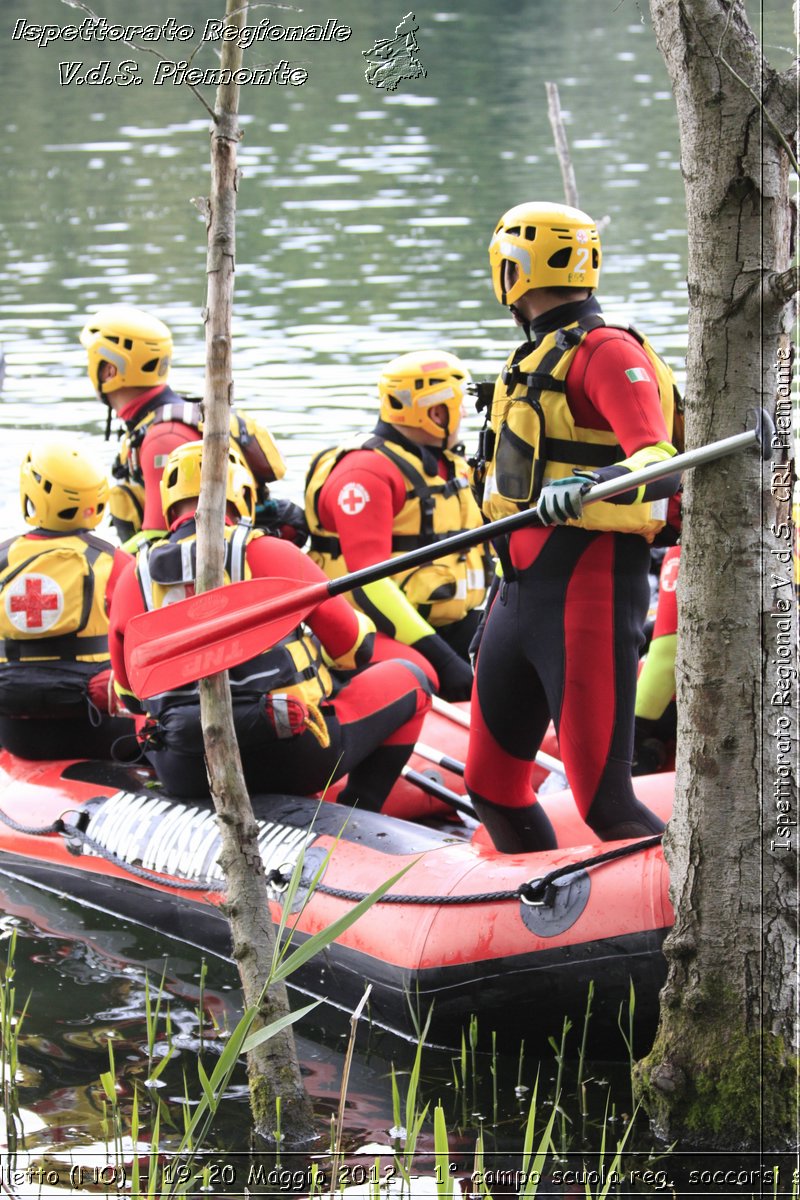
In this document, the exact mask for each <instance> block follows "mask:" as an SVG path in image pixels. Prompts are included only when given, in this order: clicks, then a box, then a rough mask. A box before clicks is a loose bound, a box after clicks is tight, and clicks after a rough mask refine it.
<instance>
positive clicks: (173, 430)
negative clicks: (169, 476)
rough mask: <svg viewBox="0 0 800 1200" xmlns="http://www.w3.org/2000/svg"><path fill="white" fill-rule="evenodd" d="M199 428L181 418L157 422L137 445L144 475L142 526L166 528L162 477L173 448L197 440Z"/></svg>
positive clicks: (199, 435)
mask: <svg viewBox="0 0 800 1200" xmlns="http://www.w3.org/2000/svg"><path fill="white" fill-rule="evenodd" d="M200 438H201V434H200V431H199V430H197V429H195V428H194V427H193V426H192V425H184V424H183V422H182V421H159V422H158V424H156V425H151V426H150V428H149V429H148V430H147V432H146V433H145V435H144V440H143V442H142V444H141V447H140V448H139V463H140V466H141V470H142V476H143V478H144V516H143V517H142V529H166V524H165V521H164V514H163V512H162V511H161V492H160V484H161V476H162V475H163V473H164V465H165V464H166V461H167V458H168V457H169V454H170V452H171V451H172V450H174V449H175V447H176V446H182V445H183V444H184V442H199V441H200Z"/></svg>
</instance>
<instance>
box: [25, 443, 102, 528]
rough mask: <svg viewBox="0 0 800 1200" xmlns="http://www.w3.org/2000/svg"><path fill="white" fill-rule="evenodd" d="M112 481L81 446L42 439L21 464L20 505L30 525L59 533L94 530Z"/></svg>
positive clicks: (100, 516) (100, 517)
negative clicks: (109, 481)
mask: <svg viewBox="0 0 800 1200" xmlns="http://www.w3.org/2000/svg"><path fill="white" fill-rule="evenodd" d="M108 498H109V484H108V479H107V478H106V475H105V472H104V471H103V469H102V467H101V466H100V464H99V463H98V462H97V461H96V460H95V459H94V457H93V456H92V455H91V454H88V453H87V452H86V451H85V450H84V449H83V448H82V447H80V446H77V445H70V444H66V443H64V442H60V441H59V442H43V443H41V444H40V445H38V446H36V447H34V448H33V449H32V450H30V451H29V452H28V453H27V454H26V455H25V458H24V459H23V460H22V465H21V467H20V505H21V508H22V516H23V519H24V520H25V522H26V523H27V524H28V525H32V526H34V527H35V528H37V529H47V530H49V531H52V532H56V533H69V532H72V531H75V530H79V529H95V528H96V527H97V526H98V525H99V524H100V522H101V521H102V519H103V517H104V516H105V511H106V508H107V506H108Z"/></svg>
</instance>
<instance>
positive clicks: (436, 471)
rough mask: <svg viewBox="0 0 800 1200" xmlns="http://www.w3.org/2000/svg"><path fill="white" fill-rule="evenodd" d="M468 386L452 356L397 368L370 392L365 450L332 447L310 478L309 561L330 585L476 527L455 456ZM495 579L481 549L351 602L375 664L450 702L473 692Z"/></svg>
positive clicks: (432, 354) (383, 584) (415, 356)
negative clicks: (387, 664)
mask: <svg viewBox="0 0 800 1200" xmlns="http://www.w3.org/2000/svg"><path fill="white" fill-rule="evenodd" d="M469 383H470V376H469V373H468V371H467V370H466V368H465V367H464V365H463V364H462V363H461V362H460V361H459V360H458V359H457V358H456V357H455V355H453V354H447V353H444V352H442V351H434V350H432V351H426V352H415V353H412V354H404V355H402V356H401V357H400V358H395V359H393V360H392V361H391V362H390V363H388V364H387V366H386V367H385V368H384V369H383V371H382V372H381V375H380V378H379V381H378V393H379V396H380V402H381V405H380V420H379V421H378V424H377V425H376V427H375V429H374V431H373V433H372V435H371V436H370V437H369V438H367V439H366V441H362V442H359V443H357V444H355V445H351V446H335V447H333V448H331V449H329V450H325V451H323V452H322V453H321V454H318V455H317V457H316V458H315V459H314V460H313V462H312V463H311V467H310V469H309V472H308V476H307V478H306V520H307V522H308V527H309V530H310V532H311V540H310V555H311V557H312V558H313V559H314V561H315V562H317V563H318V564H319V565H320V566H321V567H322V569H323V571H324V572H325V574H326V575H328V576H329V578H332V579H335V578H338V577H339V576H341V575H344V574H347V573H348V572H350V571H356V570H359V569H360V568H361V567H367V566H371V565H372V564H373V563H378V562H382V561H384V560H387V559H389V558H391V557H393V556H395V555H398V554H402V553H403V552H404V551H408V550H413V549H416V548H417V547H418V546H429V545H433V544H435V543H436V542H437V541H439V540H441V539H442V538H445V537H447V536H448V535H449V534H453V533H460V532H461V531H462V530H464V529H473V528H476V527H477V526H479V525H480V524H481V523H482V522H481V515H480V512H479V510H478V506H477V505H476V503H475V500H474V499H473V496H472V494H471V492H470V488H469V477H468V476H469V468H468V466H467V464H466V461H465V459H464V458H463V456H462V453H461V447H459V446H457V445H456V443H457V441H458V434H459V428H460V425H461V418H462V414H463V403H464V396H465V392H466V389H467V386H468V385H469ZM490 571H491V559H490V557H489V554H488V551H487V550H486V549H485V548H484V547H482V546H478V547H475V548H473V549H472V550H468V551H464V552H461V553H458V554H449V555H444V556H443V557H442V558H439V559H436V560H435V561H434V562H432V563H430V564H427V565H425V566H421V567H416V568H413V569H411V570H405V571H401V572H399V573H398V574H397V575H394V576H393V577H391V578H388V579H383V580H380V581H379V582H378V583H370V584H367V585H366V587H363V588H358V589H357V590H355V591H354V592H352V593H351V596H352V601H353V603H354V604H356V605H358V607H359V608H360V609H361V610H362V611H363V612H366V613H368V614H369V616H370V617H371V618H372V620H373V621H374V622H375V625H376V627H377V630H378V635H377V639H376V648H375V656H376V657H380V658H387V657H390V656H400V657H403V658H407V659H409V660H410V661H412V662H416V663H418V664H419V665H420V666H422V667H423V669H424V670H425V671H426V673H427V675H428V677H429V678H430V679H431V681H432V683H433V685H434V688H435V689H436V690H437V691H438V692H439V694H440V695H441V696H442V697H443V698H444V699H446V700H466V699H468V698H469V694H470V690H471V686H472V668H471V666H470V663H469V653H468V652H469V644H470V642H471V640H472V636H473V634H474V632H475V629H476V627H477V624H478V620H479V617H480V612H479V611H478V606H479V605H480V604H481V603H482V601H483V600H484V597H485V595H486V588H487V585H488V575H489V572H490Z"/></svg>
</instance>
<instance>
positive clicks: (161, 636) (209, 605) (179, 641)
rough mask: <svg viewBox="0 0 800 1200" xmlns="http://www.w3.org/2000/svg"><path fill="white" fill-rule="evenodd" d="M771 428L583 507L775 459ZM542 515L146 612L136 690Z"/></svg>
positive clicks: (180, 677)
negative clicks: (750, 457)
mask: <svg viewBox="0 0 800 1200" xmlns="http://www.w3.org/2000/svg"><path fill="white" fill-rule="evenodd" d="M770 426H771V421H770V418H769V416H768V415H767V414H766V412H764V410H763V409H762V410H761V412H760V414H759V415H758V416H757V420H756V425H755V428H753V429H749V430H747V431H746V432H744V433H737V434H734V435H733V436H732V437H727V438H721V439H720V440H719V441H716V442H711V443H709V445H707V446H700V447H698V448H697V449H696V450H689V451H687V452H686V453H685V454H678V455H676V456H675V457H674V458H671V459H669V460H668V461H667V462H660V463H654V464H653V465H652V466H650V467H644V468H643V469H642V470H641V471H633V472H631V473H630V474H629V475H625V476H621V477H620V478H618V479H610V480H608V481H607V482H605V483H598V484H595V485H594V486H593V487H592V488H591V489H590V490H589V491H588V492H587V493H586V495H585V497H584V500H583V503H584V505H587V504H596V503H597V502H598V501H600V500H609V499H612V498H613V497H614V496H619V495H621V494H622V493H623V492H629V491H632V490H633V489H634V488H638V487H641V486H642V485H644V484H647V483H653V482H655V481H656V480H658V479H663V478H665V476H667V475H672V474H673V473H674V472H677V471H681V472H682V471H688V470H691V469H693V468H694V467H699V466H701V465H702V464H703V463H707V462H713V461H714V460H716V459H719V458H724V457H725V456H726V455H728V454H734V453H735V452H736V451H737V450H744V449H745V448H746V447H748V446H752V445H756V444H758V445H760V446H761V447H762V453H764V452H765V453H766V454H767V455H768V454H769V438H770V432H769V430H770ZM536 515H537V514H536V509H535V508H529V509H525V510H524V511H522V512H518V513H513V514H512V515H511V516H509V517H502V518H501V519H500V520H499V521H492V522H490V523H489V524H487V525H482V526H479V527H478V528H477V529H465V530H464V531H463V532H462V533H456V534H453V536H452V537H447V538H444V539H442V540H441V541H439V542H435V543H434V544H433V545H430V546H420V547H419V548H418V549H416V550H410V551H408V553H406V554H399V555H398V556H397V557H396V558H392V559H389V560H388V561H386V562H380V563H375V564H374V565H373V566H369V567H362V568H361V570H360V571H353V572H351V573H350V574H349V575H342V576H340V578H339V579H326V580H320V581H319V582H317V583H302V582H298V581H297V579H248V580H245V581H244V582H242V583H233V584H229V585H228V586H227V587H221V588H214V589H213V590H212V591H209V592H204V593H202V594H201V595H199V596H191V597H190V598H189V599H188V600H179V601H178V602H177V603H176V604H172V605H169V606H167V607H166V608H158V609H154V610H153V611H152V612H147V613H142V614H141V615H139V616H137V617H134V618H133V619H132V620H131V621H129V622H128V625H127V628H126V630H125V662H126V666H127V670H128V680H129V682H130V685H131V688H132V690H133V691H134V692H135V693H136V695H137V696H139V697H141V698H144V697H147V696H153V695H155V694H156V693H158V692H163V691H167V690H169V689H171V688H177V687H181V686H182V685H183V684H186V683H190V682H192V681H193V680H196V679H202V678H203V677H204V676H206V675H213V674H216V673H217V672H218V671H223V670H225V669H226V668H228V667H232V666H236V665H237V664H238V663H241V662H246V660H247V659H249V658H252V657H254V656H255V655H256V654H259V653H263V652H264V651H265V650H266V649H267V648H268V647H269V646H273V645H275V643H276V642H278V641H280V639H281V638H282V637H285V636H286V635H287V634H288V633H289V632H290V631H291V630H292V629H294V628H295V627H296V626H297V625H298V624H299V623H300V622H301V621H302V620H303V619H304V618H305V617H307V616H308V614H309V613H310V612H312V611H313V610H314V609H315V608H317V607H318V606H319V605H320V604H322V602H323V601H324V600H327V599H328V598H329V597H331V596H339V595H341V594H342V593H343V592H349V591H352V590H353V589H354V588H359V587H364V586H365V585H366V584H368V583H376V582H377V581H378V580H379V579H386V578H387V577H388V576H390V575H394V574H396V573H397V572H398V571H405V570H408V569H409V568H411V567H417V566H421V565H422V564H423V563H428V562H432V561H433V560H434V559H436V558H441V557H442V556H443V555H445V554H452V553H454V552H455V551H460V550H467V549H468V548H469V547H470V546H476V545H478V544H479V543H480V542H485V541H489V540H490V539H491V538H496V537H500V536H502V535H504V534H508V533H512V532H513V531H514V530H515V529H521V528H522V527H523V526H525V525H531V524H533V523H534V522H535V521H536Z"/></svg>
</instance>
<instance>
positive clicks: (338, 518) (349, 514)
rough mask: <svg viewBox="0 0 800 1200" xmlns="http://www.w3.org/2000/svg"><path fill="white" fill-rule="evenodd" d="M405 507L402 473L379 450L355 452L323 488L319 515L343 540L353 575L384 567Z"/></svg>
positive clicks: (344, 550) (344, 459) (349, 567)
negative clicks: (396, 523) (379, 565)
mask: <svg viewBox="0 0 800 1200" xmlns="http://www.w3.org/2000/svg"><path fill="white" fill-rule="evenodd" d="M405 502H406V486H405V481H404V480H403V476H402V475H401V473H400V471H399V470H398V468H397V467H396V466H395V465H394V464H393V463H391V462H389V460H388V459H387V458H384V456H383V455H382V454H379V453H377V452H376V451H374V450H354V451H353V452H352V453H350V454H347V455H346V456H345V457H344V458H343V459H342V461H341V462H339V463H337V465H336V466H335V467H334V468H333V470H332V471H331V473H330V475H329V476H328V478H327V479H326V481H325V483H324V484H323V486H322V490H321V492H320V498H319V515H320V521H321V522H322V525H323V526H324V527H325V528H326V529H335V530H336V532H337V533H338V535H339V541H340V543H341V546H342V554H343V556H344V561H345V563H346V565H347V569H348V571H358V570H360V569H361V567H368V566H371V565H372V563H377V562H383V561H384V559H387V558H390V557H391V553H392V526H393V524H394V518H395V517H396V516H397V514H398V513H399V512H400V510H401V508H402V507H403V505H404V504H405Z"/></svg>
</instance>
